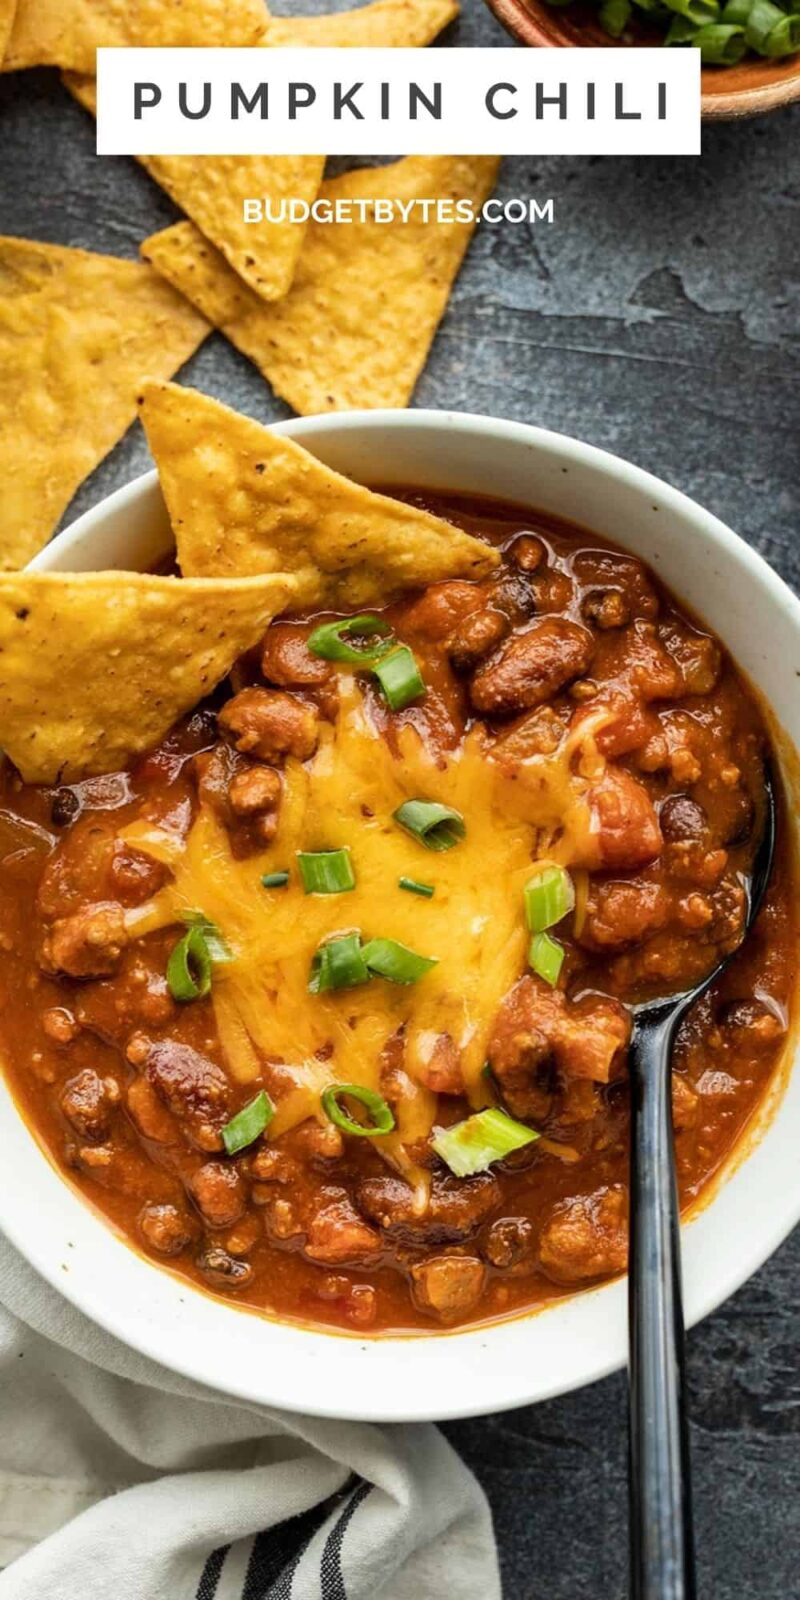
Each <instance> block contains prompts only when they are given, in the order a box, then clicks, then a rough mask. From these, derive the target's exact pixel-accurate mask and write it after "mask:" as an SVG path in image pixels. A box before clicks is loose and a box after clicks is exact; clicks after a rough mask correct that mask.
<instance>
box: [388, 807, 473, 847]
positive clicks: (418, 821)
mask: <svg viewBox="0 0 800 1600" xmlns="http://www.w3.org/2000/svg"><path fill="white" fill-rule="evenodd" d="M393 816H394V821H395V822H399V824H400V826H401V828H405V830H406V833H411V834H413V836H414V838H415V839H418V840H419V842H420V844H424V846H425V848H426V850H452V848H453V845H454V844H458V841H459V839H463V838H464V835H465V834H466V831H467V825H466V823H465V821H464V818H463V817H462V815H461V812H460V811H454V810H453V808H452V806H440V805H439V804H438V803H437V801H435V800H404V801H403V804H402V805H401V806H398V808H397V810H396V811H395V812H394V813H393Z"/></svg>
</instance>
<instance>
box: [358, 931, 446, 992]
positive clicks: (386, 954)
mask: <svg viewBox="0 0 800 1600" xmlns="http://www.w3.org/2000/svg"><path fill="white" fill-rule="evenodd" d="M362 955H363V958H364V961H365V963H366V965H367V968H368V970H369V972H370V973H372V974H373V976H375V977H376V978H388V980H389V982H390V983H417V982H418V981H419V979H420V978H424V976H425V973H426V972H430V970H431V967H436V966H438V964H439V963H438V959H437V958H435V957H432V956H418V955H417V953H416V951H415V950H409V948H408V946H407V945H405V944H398V942H397V940H396V939H370V941H369V943H368V944H365V945H364V948H363V950H362Z"/></svg>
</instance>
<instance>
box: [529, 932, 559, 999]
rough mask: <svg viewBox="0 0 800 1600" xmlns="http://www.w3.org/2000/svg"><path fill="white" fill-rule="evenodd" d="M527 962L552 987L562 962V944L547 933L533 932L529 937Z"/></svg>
mask: <svg viewBox="0 0 800 1600" xmlns="http://www.w3.org/2000/svg"><path fill="white" fill-rule="evenodd" d="M528 962H529V964H530V966H531V967H532V968H533V970H534V972H536V973H538V976H539V977H540V978H543V979H544V981H545V983H549V984H550V987H551V988H552V989H554V988H555V986H556V984H557V983H558V977H559V973H560V972H561V968H562V965H563V962H564V949H563V946H562V945H560V944H559V942H558V940H557V939H551V938H550V935H549V933H535V934H534V936H533V938H532V939H531V947H530V950H529V952H528Z"/></svg>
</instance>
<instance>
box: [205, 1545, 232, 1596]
mask: <svg viewBox="0 0 800 1600" xmlns="http://www.w3.org/2000/svg"><path fill="white" fill-rule="evenodd" d="M229 1550H230V1545H229V1544H223V1545H221V1546H220V1548H219V1550H212V1552H211V1554H210V1556H209V1558H208V1560H207V1562H206V1564H205V1566H204V1568H203V1570H202V1572H201V1574H200V1582H199V1584H198V1585H197V1600H214V1596H215V1594H216V1592H217V1584H218V1583H219V1575H220V1573H221V1571H222V1567H223V1563H224V1561H225V1557H226V1555H227V1554H228V1551H229Z"/></svg>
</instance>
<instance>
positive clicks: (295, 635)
mask: <svg viewBox="0 0 800 1600" xmlns="http://www.w3.org/2000/svg"><path fill="white" fill-rule="evenodd" d="M261 672H262V676H263V677H265V678H266V679H267V680H268V681H269V682H270V683H275V684H277V685H278V686H279V688H281V689H304V688H316V687H319V686H320V685H321V684H324V683H328V682H330V679H331V678H332V676H333V668H332V667H331V664H330V662H329V661H323V660H321V659H320V657H319V656H313V655H312V654H311V651H310V650H309V648H308V642H307V636H306V631H305V629H304V628H299V627H297V625H296V624H295V623H291V622H273V624H272V626H271V627H270V628H268V629H267V632H266V635H265V638H264V648H263V652H262V655H261Z"/></svg>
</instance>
